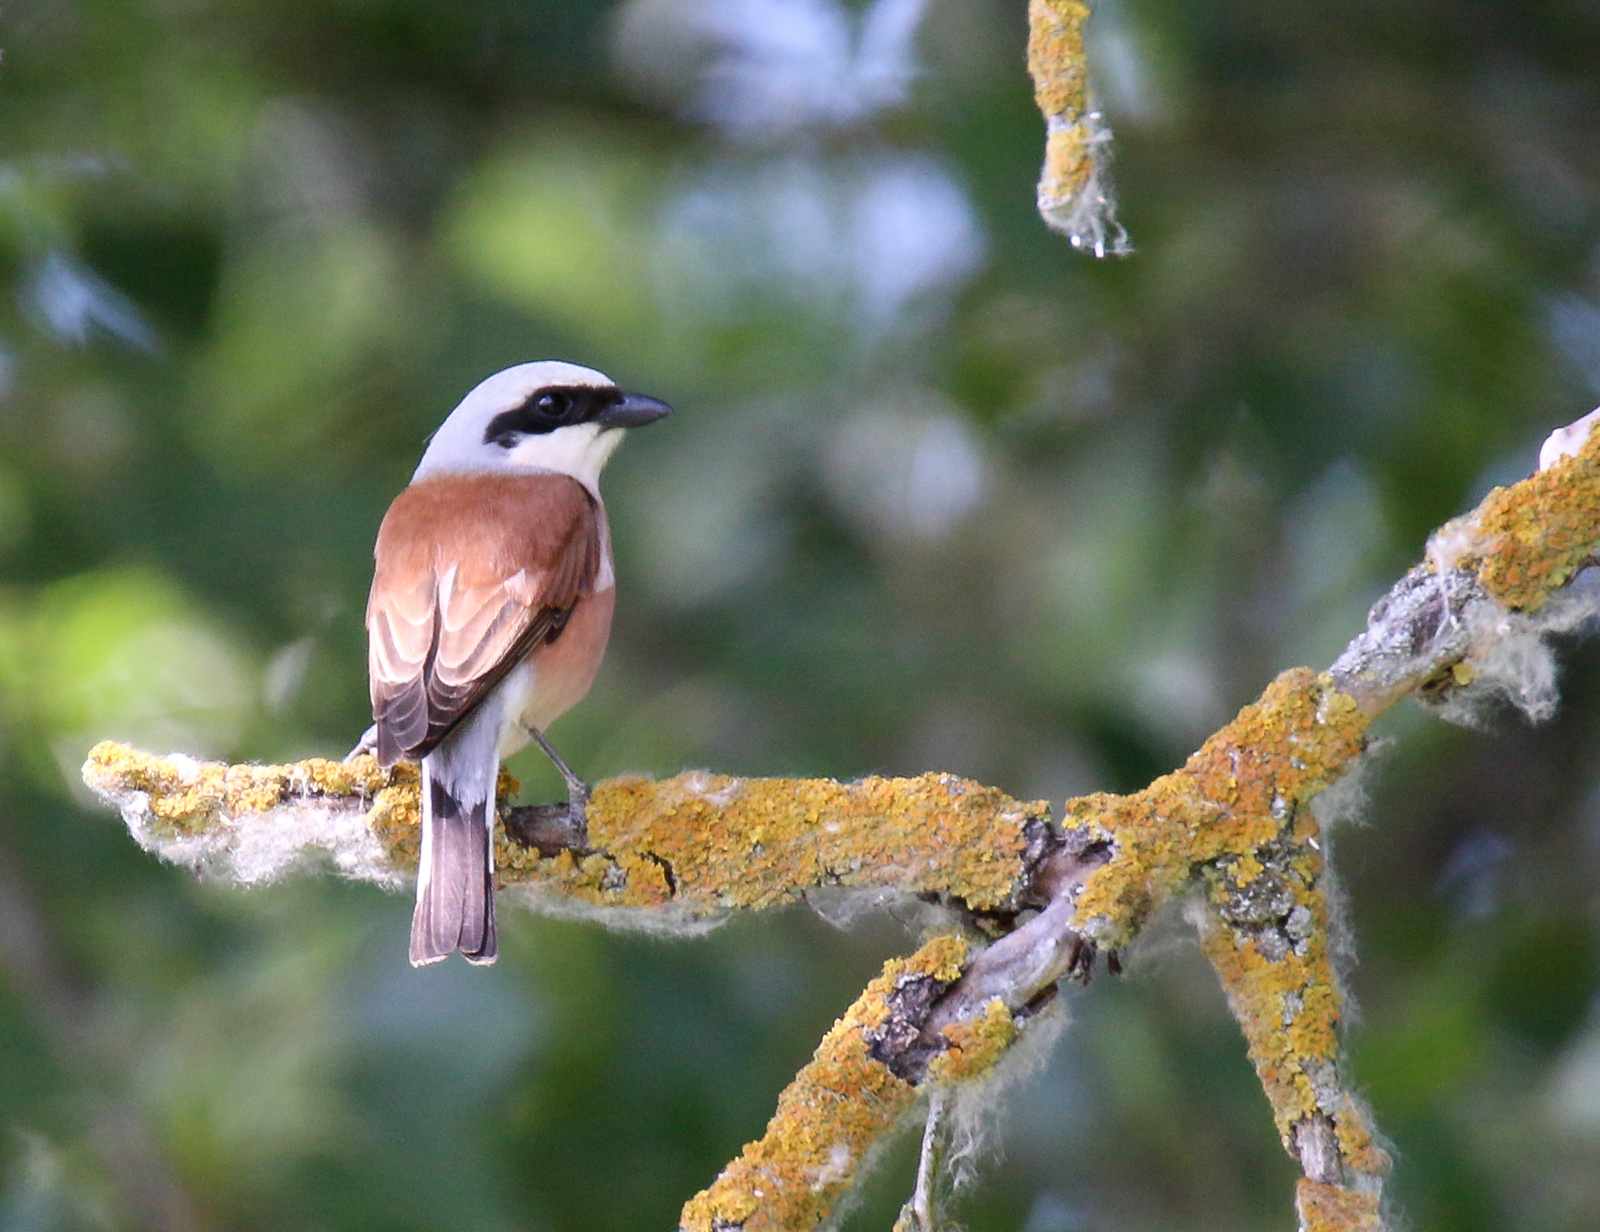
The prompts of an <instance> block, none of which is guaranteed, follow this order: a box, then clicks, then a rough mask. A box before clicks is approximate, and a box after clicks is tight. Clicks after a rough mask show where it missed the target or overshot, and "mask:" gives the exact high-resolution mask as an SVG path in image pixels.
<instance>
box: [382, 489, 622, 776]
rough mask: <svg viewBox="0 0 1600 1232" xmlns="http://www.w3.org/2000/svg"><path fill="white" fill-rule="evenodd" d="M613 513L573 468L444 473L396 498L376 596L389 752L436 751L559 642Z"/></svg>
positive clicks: (416, 755) (589, 584)
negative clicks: (563, 471) (514, 673)
mask: <svg viewBox="0 0 1600 1232" xmlns="http://www.w3.org/2000/svg"><path fill="white" fill-rule="evenodd" d="M603 519H604V514H603V513H602V512H601V510H600V508H599V506H598V502H596V500H595V499H594V497H593V496H591V495H590V494H589V492H588V490H587V489H586V488H584V487H583V485H582V484H580V483H578V482H577V481H576V480H574V479H572V478H570V477H568V476H566V475H555V474H528V475H441V476H437V477H431V478H428V479H423V480H420V481H418V482H416V483H413V484H412V485H411V486H410V487H409V488H407V489H406V490H405V491H404V492H402V493H401V494H400V495H399V497H397V498H396V499H395V502H394V504H393V505H392V506H390V508H389V512H388V514H387V515H386V516H385V517H384V520H383V526H382V528H381V529H380V530H379V532H378V545H377V549H376V558H377V569H376V572H375V574H374V577H373V582H372V594H371V597H370V598H369V600H368V602H367V630H368V639H369V640H368V645H369V652H368V653H369V662H368V666H369V670H370V678H371V686H372V713H373V717H374V718H375V719H376V720H377V724H378V756H379V760H381V761H383V762H384V764H386V765H388V764H392V763H393V762H395V761H398V760H400V759H402V758H404V759H410V760H419V759H421V758H422V757H424V756H426V755H427V753H428V751H429V750H430V749H432V748H433V747H434V746H435V745H436V744H438V742H439V741H440V740H442V739H443V738H444V737H445V736H446V735H447V734H448V733H449V732H450V730H451V729H452V728H453V727H454V726H455V725H456V724H457V723H458V722H460V720H461V718H462V717H463V716H464V715H465V714H466V713H467V712H468V711H470V710H471V709H472V707H473V706H474V705H476V704H477V702H478V699H479V698H481V697H482V696H483V695H484V694H485V693H487V692H488V691H489V690H490V689H492V688H493V687H494V686H495V685H496V684H498V683H499V682H500V681H501V680H502V679H503V678H504V677H505V674H506V673H507V672H508V671H510V670H511V669H512V668H513V667H515V666H516V665H517V664H518V663H520V662H521V661H522V660H523V659H524V658H526V657H527V656H528V654H529V653H531V652H532V651H533V650H534V649H535V648H536V647H537V646H538V645H539V644H540V643H541V642H543V641H546V640H553V638H554V637H556V636H559V634H560V631H561V629H562V628H563V627H565V624H566V619H567V617H568V616H569V615H570V614H571V611H572V608H573V607H574V605H576V603H577V602H578V600H579V599H580V598H582V597H583V596H584V595H585V594H587V593H589V592H590V591H591V590H592V589H593V586H594V583H595V579H596V578H597V576H598V575H599V572H600V564H601V557H602V554H603V552H604V522H603Z"/></svg>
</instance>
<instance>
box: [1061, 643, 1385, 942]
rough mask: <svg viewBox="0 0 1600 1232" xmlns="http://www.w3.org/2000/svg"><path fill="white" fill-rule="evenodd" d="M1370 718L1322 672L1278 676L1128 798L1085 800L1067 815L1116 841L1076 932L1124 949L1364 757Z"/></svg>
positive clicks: (1093, 879) (1082, 899)
mask: <svg viewBox="0 0 1600 1232" xmlns="http://www.w3.org/2000/svg"><path fill="white" fill-rule="evenodd" d="M1368 722H1369V719H1368V717H1367V716H1366V715H1364V714H1363V713H1362V711H1361V709H1360V707H1359V706H1357V705H1356V702H1355V700H1354V699H1353V698H1350V697H1348V696H1346V695H1345V694H1342V693H1340V692H1338V691H1337V690H1336V689H1335V688H1334V686H1333V682H1332V680H1331V679H1330V678H1329V677H1328V676H1327V675H1326V674H1323V675H1320V676H1319V675H1317V674H1316V673H1314V672H1312V671H1311V670H1310V669H1309V668H1295V669H1293V670H1291V671H1287V672H1284V673H1283V674H1282V675H1281V676H1279V677H1278V678H1277V679H1276V680H1274V681H1273V682H1272V683H1271V684H1270V685H1268V686H1267V689H1266V692H1264V693H1263V694H1262V695H1261V699H1260V700H1259V701H1257V702H1255V703H1253V704H1251V705H1249V706H1246V707H1245V708H1244V709H1243V710H1241V711H1240V712H1239V715H1238V717H1237V718H1235V719H1234V720H1233V722H1232V723H1229V724H1228V725H1227V726H1226V727H1224V728H1223V729H1222V730H1221V731H1219V732H1217V733H1216V735H1214V736H1212V737H1211V739H1209V740H1207V741H1206V742H1205V744H1204V745H1203V746H1201V748H1200V750H1199V752H1197V753H1195V755H1194V756H1193V757H1191V758H1190V759H1189V760H1188V762H1187V763H1186V764H1185V765H1184V767H1183V769H1182V770H1179V771H1176V772H1175V773H1173V774H1168V775H1164V776H1163V777H1161V778H1159V779H1157V780H1156V781H1155V782H1154V783H1152V784H1151V785H1150V786H1149V787H1147V788H1145V790H1144V791H1141V792H1138V793H1137V794H1135V795H1131V796H1123V797H1118V796H1108V795H1095V796H1085V797H1082V798H1081V799H1078V800H1073V801H1069V802H1068V804H1067V816H1066V822H1067V824H1068V825H1078V826H1082V827H1085V828H1087V829H1088V831H1089V832H1090V833H1091V834H1093V835H1096V836H1101V837H1105V838H1109V839H1110V840H1111V841H1112V842H1113V844H1114V852H1113V855H1112V858H1111V860H1110V861H1109V862H1107V863H1106V864H1105V865H1104V866H1102V867H1101V868H1099V869H1097V870H1096V871H1095V872H1094V873H1092V874H1091V875H1090V877H1089V879H1088V881H1087V882H1086V883H1085V885H1084V887H1083V890H1082V893H1081V894H1080V896H1079V899H1078V908H1077V927H1079V928H1080V929H1082V930H1083V931H1085V932H1087V933H1088V934H1089V935H1091V936H1093V937H1094V938H1095V939H1096V940H1097V941H1100V942H1101V943H1103V944H1110V945H1116V944H1122V943H1125V942H1126V941H1127V940H1129V939H1130V938H1131V937H1132V936H1133V935H1134V933H1136V932H1137V931H1138V929H1139V927H1140V925H1141V924H1142V923H1143V921H1144V920H1145V919H1146V917H1147V916H1148V915H1149V913H1150V912H1151V911H1152V910H1153V909H1154V908H1155V907H1157V906H1159V905H1160V904H1161V903H1162V902H1164V901H1165V900H1166V899H1168V898H1169V897H1171V895H1172V894H1173V893H1174V892H1175V891H1176V890H1177V889H1179V888H1180V887H1181V886H1183V885H1185V884H1187V883H1188V882H1189V880H1190V879H1191V878H1192V877H1193V876H1194V873H1195V870H1197V869H1198V868H1199V867H1200V866H1202V865H1204V864H1207V863H1211V862H1214V861H1217V860H1220V859H1222V858H1223V857H1226V856H1233V857H1241V858H1242V857H1246V856H1251V855H1252V854H1253V853H1255V852H1256V851H1257V849H1259V848H1260V847H1261V846H1262V845H1264V844H1266V843H1268V842H1271V841H1272V840H1273V839H1274V838H1276V837H1277V835H1278V833H1279V831H1280V829H1281V828H1282V827H1283V825H1284V824H1285V822H1286V819H1287V818H1288V817H1290V816H1291V815H1292V814H1293V811H1294V810H1295V809H1296V808H1297V807H1298V806H1299V805H1300V804H1303V803H1304V802H1305V801H1307V800H1309V799H1310V798H1311V797H1312V796H1313V795H1315V794H1316V793H1317V792H1318V791H1320V790H1322V788H1324V787H1326V786H1327V785H1328V784H1329V783H1330V782H1332V781H1333V780H1334V779H1335V778H1337V777H1338V776H1339V774H1340V773H1342V772H1343V771H1344V769H1345V768H1346V767H1348V766H1349V764H1350V763H1351V762H1352V761H1353V760H1354V759H1355V757H1356V756H1357V755H1358V754H1359V753H1360V752H1361V749H1362V747H1363V743H1364V740H1365V737H1366V730H1367V724H1368Z"/></svg>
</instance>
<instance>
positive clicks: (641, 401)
mask: <svg viewBox="0 0 1600 1232" xmlns="http://www.w3.org/2000/svg"><path fill="white" fill-rule="evenodd" d="M671 413H672V408H671V407H669V406H668V405H667V404H666V403H665V402H660V401H658V400H657V399H655V398H647V397H645V396H644V395H643V394H631V393H626V392H624V391H623V390H620V389H618V388H617V386H616V382H614V381H612V380H611V378H610V377H608V376H605V375H604V374H602V373H599V372H596V371H595V370H594V369H593V368H581V367H579V366H578V365H577V364H566V363H561V362H560V361H558V360H540V361H539V362H537V363H531V364H518V365H517V366H516V367H514V368H507V369H505V370H504V371H502V372H497V373H495V374H494V375H493V376H491V377H489V378H488V379H487V380H485V381H482V382H481V383H480V384H479V385H478V386H477V387H476V388H475V389H474V390H473V391H472V392H471V393H469V394H468V395H467V396H466V397H465V398H463V399H462V400H461V404H460V405H459V406H457V407H456V409H455V410H453V411H451V412H450V416H449V418H448V419H446V420H445V421H444V423H443V424H442V425H440V427H439V430H438V431H437V432H435V433H434V434H433V440H432V441H431V442H429V445H428V449H427V452H425V453H424V454H423V455H422V464H421V465H420V466H418V467H417V472H416V475H415V476H414V478H416V479H421V478H423V477H424V476H427V475H434V474H441V473H445V472H450V471H516V470H531V471H555V472H557V473H558V474H564V475H571V476H572V477H573V478H574V479H576V480H578V481H579V482H580V483H582V484H583V485H584V486H585V487H587V488H589V489H590V490H591V491H597V490H598V486H599V481H600V471H601V470H602V469H603V468H604V467H605V464H606V462H607V461H608V460H609V459H610V457H611V455H612V453H614V452H615V451H616V448H617V446H618V445H620V444H621V443H622V437H623V434H624V432H625V431H626V429H628V428H637V427H642V426H643V425H644V424H647V423H654V422H655V421H656V420H658V419H660V418H662V416H664V415H669V414H671Z"/></svg>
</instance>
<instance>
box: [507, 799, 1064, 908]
mask: <svg viewBox="0 0 1600 1232" xmlns="http://www.w3.org/2000/svg"><path fill="white" fill-rule="evenodd" d="M1046 815H1047V806H1046V805H1045V804H1043V803H1042V802H1037V803H1033V804H1022V803H1018V802H1017V801H1014V800H1011V799H1010V798H1009V797H1007V796H1005V795H1004V794H1003V793H1001V792H998V791H995V790H994V789H992V788H987V787H982V786H980V785H978V784H977V783H973V782H970V781H968V780H966V779H960V778H957V777H955V776H954V775H948V774H925V775H923V776H921V777H920V778H915V779H881V778H869V779H864V780H862V781H861V782H859V783H849V784H845V783H836V782H833V781H832V780H829V779H737V778H729V777H727V776H724V775H714V774H704V773H699V772H695V773H689V774H680V775H678V776H677V777H676V778H672V779H666V780H663V781H660V782H657V781H652V780H649V779H643V778H624V779H611V780H608V781H606V782H604V783H601V784H599V785H598V786H597V787H596V788H595V791H594V797H593V799H592V800H591V801H590V803H589V840H590V844H591V845H592V846H593V847H594V849H595V850H597V851H599V852H602V853H604V854H605V855H606V856H607V857H609V858H608V859H607V860H606V861H603V862H600V863H593V862H591V861H582V862H573V861H572V860H570V859H569V858H566V857H565V856H558V857H556V858H555V859H541V858H540V857H539V855H538V853H537V852H534V851H529V850H527V849H525V848H518V847H514V846H510V845H502V847H501V848H500V859H501V873H502V876H503V878H504V879H505V880H506V881H507V882H525V883H529V884H535V885H539V886H542V887H546V888H549V889H552V890H556V891H557V892H559V893H561V894H565V895H570V896H572V897H576V898H579V899H582V900H584V901H586V902H590V903H593V904H595V905H599V906H630V907H650V906H656V905H659V904H660V903H662V902H665V901H666V900H667V898H668V897H670V898H671V899H672V900H673V901H674V902H675V903H676V904H677V905H678V906H680V907H684V908H688V909H689V910H691V911H696V912H702V913H706V914H711V913H717V912H721V911H727V910H732V909H736V908H760V907H766V906H771V905H773V904H775V903H779V902H784V901H787V900H789V899H791V898H793V897H795V896H796V895H798V894H800V893H802V892H804V891H805V890H807V889H810V888H813V887H817V886H824V885H842V886H851V885H871V886H898V887H901V888H904V889H906V890H908V891H910V892H914V893H924V892H931V893H941V894H951V895H954V896H956V897H958V898H961V899H962V900H963V901H965V902H966V903H968V904H969V905H971V906H973V907H975V908H978V909H980V910H986V909H991V908H995V907H999V906H1002V905H1005V904H1007V903H1010V902H1011V901H1013V900H1014V898H1015V896H1016V894H1017V893H1018V892H1019V889H1020V887H1021V884H1022V882H1023V880H1024V878H1025V876H1026V873H1027V870H1026V868H1025V866H1024V861H1023V855H1024V850H1025V848H1026V845H1027V840H1026V835H1025V833H1024V825H1025V823H1027V822H1028V821H1029V820H1030V819H1042V818H1044V817H1045V816H1046ZM669 872H670V876H669ZM641 874H642V875H641Z"/></svg>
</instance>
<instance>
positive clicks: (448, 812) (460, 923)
mask: <svg viewBox="0 0 1600 1232" xmlns="http://www.w3.org/2000/svg"><path fill="white" fill-rule="evenodd" d="M423 790H425V791H426V792H428V803H429V804H431V805H432V809H431V810H430V811H431V813H432V817H431V818H430V819H429V820H430V821H431V823H432V824H431V825H429V826H426V827H424V828H425V830H426V831H427V833H426V835H425V838H424V841H426V842H427V843H428V844H429V848H430V859H429V868H428V875H427V876H426V877H423V876H422V875H421V872H420V870H419V872H418V876H417V907H416V910H415V911H414V912H413V913H412V916H411V965H412V966H414V967H420V966H422V965H424V964H425V963H432V962H438V961H439V960H440V959H441V958H447V957H449V955H450V954H452V953H454V952H455V951H456V950H460V951H461V953H462V954H463V955H464V956H465V957H466V959H467V961H468V962H474V963H492V962H493V961H494V960H495V956H496V955H497V954H499V952H500V946H499V942H498V939H497V938H496V936H495V927H494V873H493V871H492V866H491V864H490V856H491V850H490V847H489V842H490V830H489V802H488V801H486V800H480V801H475V802H474V803H472V804H471V805H469V806H465V807H463V805H462V804H461V803H460V802H459V801H458V800H456V799H455V797H454V796H452V795H451V794H450V792H449V790H448V789H447V788H446V787H445V786H444V785H443V784H440V783H437V782H434V781H433V779H432V776H431V775H430V776H427V779H426V781H425V782H424V784H423Z"/></svg>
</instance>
